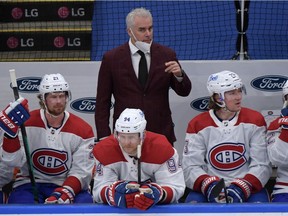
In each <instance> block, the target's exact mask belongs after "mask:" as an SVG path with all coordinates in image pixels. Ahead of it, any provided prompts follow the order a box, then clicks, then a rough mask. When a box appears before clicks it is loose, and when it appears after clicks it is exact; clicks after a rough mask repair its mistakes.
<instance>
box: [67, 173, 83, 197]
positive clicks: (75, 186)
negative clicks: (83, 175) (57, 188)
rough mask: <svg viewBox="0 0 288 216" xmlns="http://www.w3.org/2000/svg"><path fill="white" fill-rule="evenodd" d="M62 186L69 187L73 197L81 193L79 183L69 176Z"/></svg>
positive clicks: (76, 179)
mask: <svg viewBox="0 0 288 216" xmlns="http://www.w3.org/2000/svg"><path fill="white" fill-rule="evenodd" d="M63 186H69V187H70V188H72V189H73V191H74V194H75V195H76V194H78V193H79V192H80V191H81V182H80V181H79V179H78V178H76V177H75V176H69V177H68V178H67V179H66V180H65V181H64V183H63Z"/></svg>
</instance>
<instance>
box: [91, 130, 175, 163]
mask: <svg viewBox="0 0 288 216" xmlns="http://www.w3.org/2000/svg"><path fill="white" fill-rule="evenodd" d="M159 151H161V154H159ZM93 155H94V156H95V158H96V159H97V160H98V161H100V163H102V164H103V165H104V166H106V165H109V164H113V163H117V162H120V161H124V162H127V160H126V159H125V157H124V155H123V153H122V151H121V149H120V145H119V143H118V141H117V140H116V139H115V137H114V135H113V134H112V135H110V136H109V137H107V138H105V139H103V140H101V141H100V142H99V143H97V144H96V145H95V147H94V149H93ZM173 155H174V148H173V147H172V145H171V144H170V143H169V141H168V140H167V138H166V137H165V136H164V135H160V134H156V133H153V132H150V131H146V135H145V140H144V143H143V146H142V156H141V161H142V162H144V163H152V164H162V163H165V162H166V161H167V160H169V159H170V158H171V157H172V156H173Z"/></svg>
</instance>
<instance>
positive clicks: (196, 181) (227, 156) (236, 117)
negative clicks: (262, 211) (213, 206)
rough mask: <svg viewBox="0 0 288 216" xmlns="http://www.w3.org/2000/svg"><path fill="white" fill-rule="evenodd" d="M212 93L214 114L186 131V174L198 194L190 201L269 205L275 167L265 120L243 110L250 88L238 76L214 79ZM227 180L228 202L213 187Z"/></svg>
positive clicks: (225, 73)
mask: <svg viewBox="0 0 288 216" xmlns="http://www.w3.org/2000/svg"><path fill="white" fill-rule="evenodd" d="M207 88H208V91H209V94H210V96H211V97H210V104H209V108H210V110H209V111H207V112H204V113H201V114H199V115H198V116H196V117H195V118H193V119H192V120H191V121H190V122H189V124H188V127H187V131H186V144H185V146H184V151H183V172H184V178H185V181H186V186H187V187H188V188H190V189H192V192H191V193H190V194H188V196H187V199H186V202H226V200H228V201H229V202H231V203H239V202H268V201H269V196H268V193H267V191H266V190H265V189H263V188H264V185H265V184H266V182H267V181H268V180H269V178H270V174H271V167H270V163H269V160H268V155H267V145H266V140H265V133H266V123H265V120H264V117H263V116H262V115H261V114H260V113H259V112H257V111H254V110H252V109H248V108H245V107H242V106H241V101H242V95H243V93H244V90H245V89H244V85H243V83H242V81H241V79H240V78H239V76H238V75H237V74H236V73H234V72H231V71H221V72H219V73H215V74H212V75H210V76H209V78H208V82H207ZM222 178H223V179H224V180H225V184H226V186H227V190H226V191H227V194H228V197H225V196H224V194H225V193H220V195H219V196H216V197H214V193H212V191H213V188H214V187H215V185H216V184H217V183H218V182H219V180H220V179H222ZM224 188H225V187H224ZM224 191H225V190H224ZM226 198H227V199H226Z"/></svg>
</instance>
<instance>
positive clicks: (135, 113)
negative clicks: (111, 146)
mask: <svg viewBox="0 0 288 216" xmlns="http://www.w3.org/2000/svg"><path fill="white" fill-rule="evenodd" d="M146 124H147V121H146V119H145V115H144V113H143V112H142V110H140V109H131V108H126V109H125V110H124V111H123V112H122V113H121V114H120V116H119V118H118V119H117V120H116V123H115V132H120V133H140V138H141V139H144V131H145V128H146Z"/></svg>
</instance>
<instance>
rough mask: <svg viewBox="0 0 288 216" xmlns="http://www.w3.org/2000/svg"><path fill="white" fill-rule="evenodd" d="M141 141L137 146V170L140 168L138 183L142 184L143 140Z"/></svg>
mask: <svg viewBox="0 0 288 216" xmlns="http://www.w3.org/2000/svg"><path fill="white" fill-rule="evenodd" d="M140 142H141V143H140V144H139V145H138V146H137V158H138V160H137V170H138V173H137V174H138V184H139V185H140V184H141V150H142V149H141V148H142V140H141V141H140Z"/></svg>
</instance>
